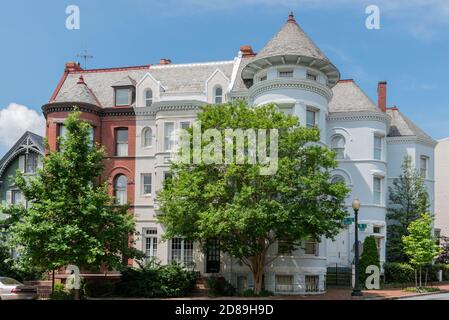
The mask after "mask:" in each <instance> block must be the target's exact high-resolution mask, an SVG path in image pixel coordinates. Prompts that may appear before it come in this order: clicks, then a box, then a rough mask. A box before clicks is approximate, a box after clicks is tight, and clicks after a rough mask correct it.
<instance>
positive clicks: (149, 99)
mask: <svg viewBox="0 0 449 320" xmlns="http://www.w3.org/2000/svg"><path fill="white" fill-rule="evenodd" d="M149 92H150V93H151V98H149V97H148V93H149ZM144 100H145V107H151V105H152V104H153V90H151V89H147V90H145V96H144Z"/></svg>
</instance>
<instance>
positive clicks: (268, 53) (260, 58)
mask: <svg viewBox="0 0 449 320" xmlns="http://www.w3.org/2000/svg"><path fill="white" fill-rule="evenodd" d="M286 64H290V65H292V64H293V65H302V66H305V67H309V68H314V69H317V70H319V71H320V72H322V73H324V74H325V75H326V76H327V78H328V80H329V84H328V85H329V87H333V86H335V85H336V84H337V83H338V81H339V80H340V72H339V71H338V69H337V68H336V67H335V66H334V65H333V64H332V62H331V61H330V60H329V59H328V58H327V57H326V55H325V54H324V53H323V52H322V51H321V50H320V49H319V48H318V46H317V45H316V44H315V43H314V42H313V40H312V39H310V38H309V36H308V35H307V34H306V33H305V32H304V30H303V29H302V28H301V27H300V26H299V25H298V23H297V22H296V20H295V17H294V15H293V13H290V15H289V17H288V20H287V22H286V23H285V24H284V26H283V27H282V28H281V30H280V31H279V32H278V33H277V34H276V35H275V36H274V37H273V38H272V39H271V40H270V41H269V42H268V43H267V44H266V45H265V46H264V47H263V48H262V50H261V51H260V52H259V53H258V54H257V55H256V56H255V57H254V58H252V60H251V61H250V62H249V63H248V64H247V65H246V66H245V67H244V68H243V70H242V79H243V80H245V79H253V77H254V74H255V73H256V72H258V71H259V70H261V69H264V68H269V67H272V66H275V65H286Z"/></svg>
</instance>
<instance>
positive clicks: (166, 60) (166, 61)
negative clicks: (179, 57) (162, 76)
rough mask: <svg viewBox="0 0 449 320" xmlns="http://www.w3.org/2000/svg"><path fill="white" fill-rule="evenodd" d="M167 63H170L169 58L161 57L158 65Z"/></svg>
mask: <svg viewBox="0 0 449 320" xmlns="http://www.w3.org/2000/svg"><path fill="white" fill-rule="evenodd" d="M167 64H171V60H170V59H166V58H162V59H161V60H159V65H161V66H163V65H167Z"/></svg>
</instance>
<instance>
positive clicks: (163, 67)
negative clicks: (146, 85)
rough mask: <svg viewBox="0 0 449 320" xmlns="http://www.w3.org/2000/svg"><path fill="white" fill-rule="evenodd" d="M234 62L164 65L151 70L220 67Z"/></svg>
mask: <svg viewBox="0 0 449 320" xmlns="http://www.w3.org/2000/svg"><path fill="white" fill-rule="evenodd" d="M233 62H234V61H233V60H228V61H212V62H198V63H180V64H164V65H157V66H151V67H150V70H151V69H170V68H182V67H202V66H214V65H220V64H231V63H233Z"/></svg>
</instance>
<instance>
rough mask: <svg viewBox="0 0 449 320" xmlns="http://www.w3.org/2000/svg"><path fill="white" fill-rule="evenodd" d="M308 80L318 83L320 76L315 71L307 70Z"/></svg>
mask: <svg viewBox="0 0 449 320" xmlns="http://www.w3.org/2000/svg"><path fill="white" fill-rule="evenodd" d="M306 79H307V80H310V81H318V74H317V73H315V72H313V71H310V70H307V72H306Z"/></svg>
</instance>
